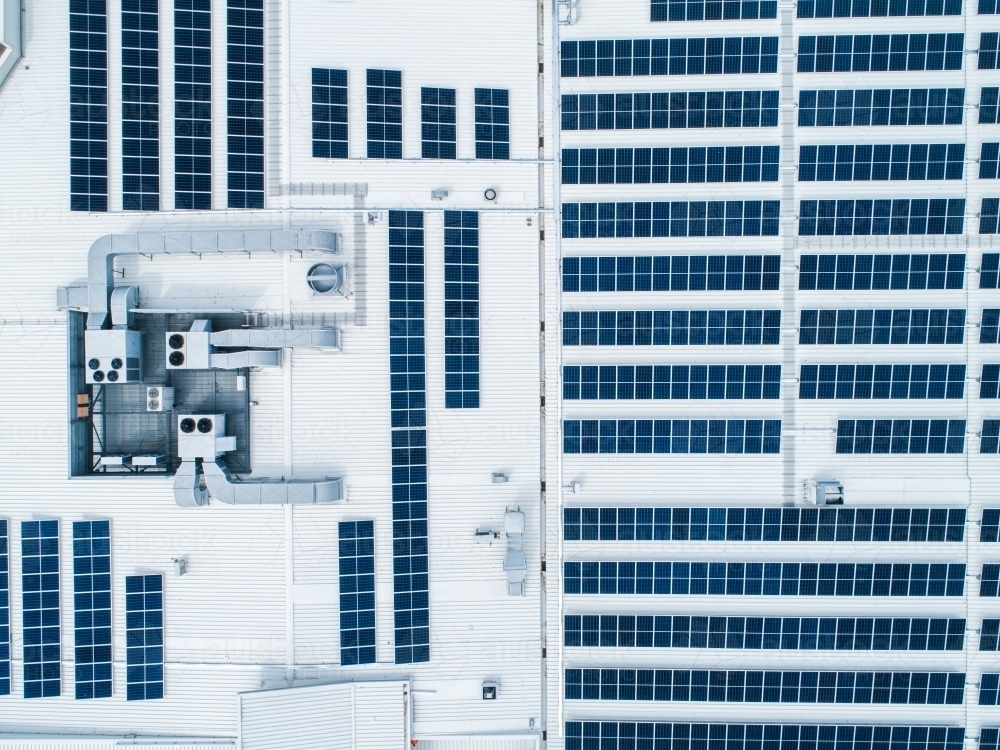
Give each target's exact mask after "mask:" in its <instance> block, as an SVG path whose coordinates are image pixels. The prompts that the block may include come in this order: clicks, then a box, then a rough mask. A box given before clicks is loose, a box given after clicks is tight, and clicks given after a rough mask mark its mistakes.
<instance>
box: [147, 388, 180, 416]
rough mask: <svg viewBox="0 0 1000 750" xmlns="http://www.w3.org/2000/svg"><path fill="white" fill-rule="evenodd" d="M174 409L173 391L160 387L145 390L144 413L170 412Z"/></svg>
mask: <svg viewBox="0 0 1000 750" xmlns="http://www.w3.org/2000/svg"><path fill="white" fill-rule="evenodd" d="M173 408H174V389H173V388H166V387H164V386H162V385H151V386H148V387H147V388H146V411H170V410H172V409H173Z"/></svg>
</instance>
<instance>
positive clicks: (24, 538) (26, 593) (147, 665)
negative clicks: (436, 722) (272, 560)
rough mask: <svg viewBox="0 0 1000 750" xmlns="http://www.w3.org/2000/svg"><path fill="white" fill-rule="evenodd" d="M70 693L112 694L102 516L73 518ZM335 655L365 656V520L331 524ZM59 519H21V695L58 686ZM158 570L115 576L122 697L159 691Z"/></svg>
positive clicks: (3, 596) (368, 570)
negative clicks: (120, 611) (121, 581)
mask: <svg viewBox="0 0 1000 750" xmlns="http://www.w3.org/2000/svg"><path fill="white" fill-rule="evenodd" d="M72 534H73V548H72V559H73V621H74V628H73V646H74V681H73V684H74V689H75V697H76V698H77V699H78V700H79V699H88V698H110V697H111V696H112V695H113V664H114V662H113V658H112V650H113V649H112V588H111V581H112V574H111V523H110V521H106V520H100V521H74V522H73V524H72ZM339 537H340V539H339V553H340V565H339V579H340V618H341V630H340V646H341V663H342V664H367V663H372V662H374V661H375V550H374V539H375V532H374V522H373V521H370V520H367V521H345V522H342V523H341V524H340V525H339ZM9 539H10V535H9V528H8V522H7V521H6V520H5V519H0V695H10V694H11V621H10V575H9V573H10V565H9V563H10V552H9V549H10V547H9ZM60 571H61V565H60V548H59V521H58V520H46V521H23V522H22V523H21V597H22V598H21V602H22V606H21V616H22V644H23V695H24V697H25V698H43V697H44V698H47V697H55V696H59V695H61V694H62V689H63V684H62V683H63V680H62V645H63V643H62V634H61V616H62V612H61V606H60V603H61V602H60V600H61V592H60V585H59V584H60ZM163 664H164V654H163V576H162V575H161V574H153V575H132V576H125V665H126V668H125V685H126V690H125V692H126V699H127V700H130V701H132V700H150V699H154V698H162V697H163Z"/></svg>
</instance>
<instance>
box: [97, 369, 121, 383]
mask: <svg viewBox="0 0 1000 750" xmlns="http://www.w3.org/2000/svg"><path fill="white" fill-rule="evenodd" d="M95 374H96V373H95ZM116 380H118V372H117V371H115V370H108V382H109V383H114V382H115V381H116Z"/></svg>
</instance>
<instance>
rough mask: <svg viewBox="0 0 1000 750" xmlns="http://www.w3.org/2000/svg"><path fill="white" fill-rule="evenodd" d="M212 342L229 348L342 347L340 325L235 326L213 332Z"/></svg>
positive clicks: (213, 344)
mask: <svg viewBox="0 0 1000 750" xmlns="http://www.w3.org/2000/svg"><path fill="white" fill-rule="evenodd" d="M211 342H212V346H218V347H223V348H229V349H283V348H285V347H311V348H313V349H339V348H340V331H339V330H338V329H336V328H294V329H290V328H233V329H231V330H228V331H215V332H213V333H212V336H211Z"/></svg>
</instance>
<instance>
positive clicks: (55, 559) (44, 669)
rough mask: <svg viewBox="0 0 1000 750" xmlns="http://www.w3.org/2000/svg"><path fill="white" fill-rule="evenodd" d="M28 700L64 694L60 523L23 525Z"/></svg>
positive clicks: (23, 612) (22, 558)
mask: <svg viewBox="0 0 1000 750" xmlns="http://www.w3.org/2000/svg"><path fill="white" fill-rule="evenodd" d="M21 596H22V605H21V614H22V617H23V639H24V697H25V698H50V697H52V696H56V695H59V694H60V688H61V679H60V678H61V660H60V642H59V522H58V521H22V522H21Z"/></svg>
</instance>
